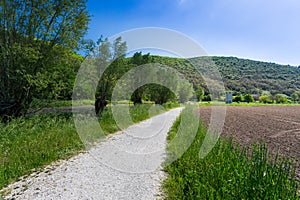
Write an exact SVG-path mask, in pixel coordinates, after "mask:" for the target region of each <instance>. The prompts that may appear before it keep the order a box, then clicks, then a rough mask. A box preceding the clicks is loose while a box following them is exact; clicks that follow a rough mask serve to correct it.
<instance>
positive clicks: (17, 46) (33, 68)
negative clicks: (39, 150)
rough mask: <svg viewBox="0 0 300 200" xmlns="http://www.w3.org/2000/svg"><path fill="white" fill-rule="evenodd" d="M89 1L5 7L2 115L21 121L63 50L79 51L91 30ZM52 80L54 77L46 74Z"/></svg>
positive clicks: (0, 35) (0, 23)
mask: <svg viewBox="0 0 300 200" xmlns="http://www.w3.org/2000/svg"><path fill="white" fill-rule="evenodd" d="M88 22H89V15H88V11H87V7H86V0H62V1H48V0H44V1H41V0H33V1H32V0H31V1H29V0H22V1H21V0H15V1H6V0H4V1H1V2H0V44H1V45H0V61H1V66H0V71H1V75H0V99H1V100H0V108H1V109H0V114H1V115H2V116H3V115H4V116H20V115H22V114H24V113H26V110H27V108H28V106H29V104H30V103H31V101H32V100H33V97H34V95H36V94H37V92H38V91H39V90H40V89H41V88H43V87H44V86H45V85H47V84H48V83H46V82H43V81H44V80H45V73H44V72H45V71H47V67H48V66H49V65H55V62H57V61H58V60H60V56H59V55H57V54H56V52H57V50H58V49H59V48H64V49H68V50H71V51H72V50H76V49H77V47H78V44H79V41H80V40H81V38H82V37H83V36H84V34H85V33H86V31H87V25H88ZM47 75H49V74H47Z"/></svg>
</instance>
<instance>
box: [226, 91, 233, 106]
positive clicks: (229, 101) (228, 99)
mask: <svg viewBox="0 0 300 200" xmlns="http://www.w3.org/2000/svg"><path fill="white" fill-rule="evenodd" d="M225 102H226V104H232V92H231V91H227V92H226V98H225Z"/></svg>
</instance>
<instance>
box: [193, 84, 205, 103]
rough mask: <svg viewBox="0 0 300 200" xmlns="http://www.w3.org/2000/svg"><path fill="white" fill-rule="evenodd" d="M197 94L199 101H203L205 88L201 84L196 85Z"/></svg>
mask: <svg viewBox="0 0 300 200" xmlns="http://www.w3.org/2000/svg"><path fill="white" fill-rule="evenodd" d="M195 95H196V98H197V101H201V100H202V99H203V97H204V90H203V88H202V87H201V86H196V90H195Z"/></svg>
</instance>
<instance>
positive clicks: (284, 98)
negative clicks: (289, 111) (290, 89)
mask: <svg viewBox="0 0 300 200" xmlns="http://www.w3.org/2000/svg"><path fill="white" fill-rule="evenodd" d="M274 100H275V101H276V103H287V102H288V99H287V96H286V95H285V94H276V95H275V97H274Z"/></svg>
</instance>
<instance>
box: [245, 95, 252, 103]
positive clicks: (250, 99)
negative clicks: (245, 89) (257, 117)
mask: <svg viewBox="0 0 300 200" xmlns="http://www.w3.org/2000/svg"><path fill="white" fill-rule="evenodd" d="M244 101H245V102H247V103H250V102H254V98H253V96H252V95H251V94H245V95H244Z"/></svg>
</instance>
